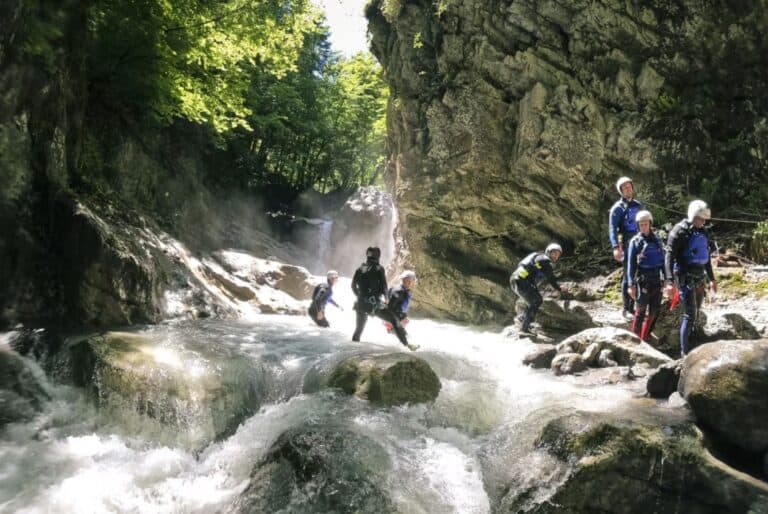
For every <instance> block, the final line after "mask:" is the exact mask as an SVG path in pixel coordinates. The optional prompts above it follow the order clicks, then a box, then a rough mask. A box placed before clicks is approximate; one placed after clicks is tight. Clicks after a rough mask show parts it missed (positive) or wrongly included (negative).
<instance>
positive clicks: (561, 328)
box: [518, 300, 597, 334]
mask: <svg viewBox="0 0 768 514" xmlns="http://www.w3.org/2000/svg"><path fill="white" fill-rule="evenodd" d="M518 305H520V304H519V303H518ZM520 312H522V310H520ZM536 322H537V323H539V324H540V325H541V326H542V327H543V328H545V329H547V330H550V331H553V332H559V333H561V334H573V333H575V332H579V331H581V330H586V329H588V328H592V327H595V326H596V325H597V324H596V323H595V322H594V321H593V320H592V317H591V316H590V315H589V313H588V312H587V311H586V310H585V309H584V307H583V305H582V304H581V303H580V302H575V301H571V300H565V301H555V300H545V301H544V303H543V304H542V305H541V308H540V309H539V312H538V313H536Z"/></svg>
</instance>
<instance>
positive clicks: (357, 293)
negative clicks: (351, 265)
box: [352, 268, 360, 296]
mask: <svg viewBox="0 0 768 514" xmlns="http://www.w3.org/2000/svg"><path fill="white" fill-rule="evenodd" d="M359 282H360V268H358V269H357V270H355V274H354V275H353V276H352V292H353V293H355V296H360V284H359Z"/></svg>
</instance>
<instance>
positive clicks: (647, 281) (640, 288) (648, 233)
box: [626, 211, 672, 341]
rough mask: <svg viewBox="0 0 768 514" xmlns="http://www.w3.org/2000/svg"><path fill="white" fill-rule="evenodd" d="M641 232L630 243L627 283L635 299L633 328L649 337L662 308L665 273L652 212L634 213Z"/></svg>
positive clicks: (643, 338) (641, 335)
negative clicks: (654, 229)
mask: <svg viewBox="0 0 768 514" xmlns="http://www.w3.org/2000/svg"><path fill="white" fill-rule="evenodd" d="M635 220H636V221H637V226H638V229H639V230H640V232H638V233H637V234H636V235H635V237H633V238H632V239H631V240H630V241H629V244H628V245H627V255H626V260H627V276H626V280H627V287H628V292H629V296H630V297H631V298H632V299H633V300H635V316H634V319H633V320H632V332H634V333H635V334H637V335H638V336H639V337H640V339H642V340H643V341H648V338H649V337H650V336H651V331H652V330H653V325H654V323H656V318H657V317H658V315H659V310H660V309H661V296H662V287H663V283H664V279H665V278H666V279H668V280H671V279H672V276H671V275H670V276H666V275H665V268H664V243H663V242H662V241H661V238H659V236H657V235H656V234H655V233H654V231H653V215H651V213H650V212H649V211H640V212H638V213H637V216H636V217H635Z"/></svg>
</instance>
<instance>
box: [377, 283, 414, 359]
mask: <svg viewBox="0 0 768 514" xmlns="http://www.w3.org/2000/svg"><path fill="white" fill-rule="evenodd" d="M415 284H416V273H415V272H414V271H412V270H406V271H403V272H402V273H401V274H400V285H398V286H395V287H392V288H390V289H389V292H388V293H387V298H388V299H389V302H388V303H387V309H386V310H387V311H389V313H391V314H392V318H393V319H392V320H391V321H386V320H385V321H384V326H385V327H387V332H389V333H392V332H395V334H397V337H398V339H400V341H401V342H402V341H403V340H405V339H406V332H405V326H406V325H407V324H408V307H409V306H410V303H411V289H413V286H414V285H415ZM401 332H402V335H403V337H400V333H401ZM406 346H408V348H410V349H411V350H416V349H417V348H418V346H417V345H415V344H410V343H406Z"/></svg>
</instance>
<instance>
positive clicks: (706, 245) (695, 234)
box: [664, 220, 715, 355]
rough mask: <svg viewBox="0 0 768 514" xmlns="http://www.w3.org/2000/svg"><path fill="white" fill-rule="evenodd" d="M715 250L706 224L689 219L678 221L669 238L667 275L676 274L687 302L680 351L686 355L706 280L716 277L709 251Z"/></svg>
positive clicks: (702, 298) (689, 349)
mask: <svg viewBox="0 0 768 514" xmlns="http://www.w3.org/2000/svg"><path fill="white" fill-rule="evenodd" d="M714 250H715V244H714V241H713V240H712V236H711V235H710V233H709V230H708V229H707V228H706V227H701V228H696V227H695V226H694V225H693V223H691V222H690V221H688V220H682V221H681V222H680V223H678V224H677V225H675V226H674V227H673V228H672V230H671V231H670V233H669V237H668V239H667V252H666V254H665V259H664V266H665V272H666V275H667V276H674V277H675V278H676V280H677V285H678V288H679V290H680V299H681V300H682V302H683V305H685V313H684V314H683V321H682V323H681V325H680V351H681V353H682V354H683V355H685V354H687V353H688V352H689V351H691V350H692V346H691V344H690V342H689V339H690V336H691V332H692V331H693V328H694V326H695V324H696V319H697V318H698V315H699V309H700V308H701V303H702V301H703V300H704V292H705V286H706V283H707V280H709V281H710V282H714V281H715V274H714V272H713V270H712V261H711V260H710V255H711V254H712V252H713V251H714Z"/></svg>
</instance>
